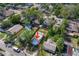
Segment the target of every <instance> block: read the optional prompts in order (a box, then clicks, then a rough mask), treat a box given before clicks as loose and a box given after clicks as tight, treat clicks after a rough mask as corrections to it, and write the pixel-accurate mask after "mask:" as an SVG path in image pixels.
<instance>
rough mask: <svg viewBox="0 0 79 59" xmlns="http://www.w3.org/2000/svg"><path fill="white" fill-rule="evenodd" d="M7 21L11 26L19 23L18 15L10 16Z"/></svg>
mask: <svg viewBox="0 0 79 59" xmlns="http://www.w3.org/2000/svg"><path fill="white" fill-rule="evenodd" d="M9 19H10V20H11V22H12V23H13V24H17V23H19V22H20V15H19V14H16V15H12V16H10V18H9Z"/></svg>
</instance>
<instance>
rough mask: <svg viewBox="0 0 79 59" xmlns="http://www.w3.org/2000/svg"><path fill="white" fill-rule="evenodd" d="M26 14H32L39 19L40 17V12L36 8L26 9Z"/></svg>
mask: <svg viewBox="0 0 79 59" xmlns="http://www.w3.org/2000/svg"><path fill="white" fill-rule="evenodd" d="M26 16H31V17H32V16H34V17H36V18H38V19H40V18H41V17H42V13H41V12H40V11H39V10H38V9H37V8H34V7H31V8H28V9H26Z"/></svg>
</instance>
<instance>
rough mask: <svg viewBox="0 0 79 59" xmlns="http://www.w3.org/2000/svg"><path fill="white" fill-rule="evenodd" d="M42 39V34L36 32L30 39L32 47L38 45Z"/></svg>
mask: <svg viewBox="0 0 79 59" xmlns="http://www.w3.org/2000/svg"><path fill="white" fill-rule="evenodd" d="M43 37H44V34H43V33H42V32H39V31H38V32H36V33H35V35H34V37H33V38H32V44H33V45H35V46H36V45H39V44H40V41H41V40H42V39H43Z"/></svg>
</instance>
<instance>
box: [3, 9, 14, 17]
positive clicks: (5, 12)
mask: <svg viewBox="0 0 79 59" xmlns="http://www.w3.org/2000/svg"><path fill="white" fill-rule="evenodd" d="M13 13H14V12H13V10H12V9H4V10H3V15H5V17H8V16H10V15H12V14H13Z"/></svg>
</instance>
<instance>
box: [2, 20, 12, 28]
mask: <svg viewBox="0 0 79 59" xmlns="http://www.w3.org/2000/svg"><path fill="white" fill-rule="evenodd" d="M11 25H12V23H11V22H10V21H9V20H7V21H3V22H2V23H1V26H2V28H7V27H9V26H11Z"/></svg>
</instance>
